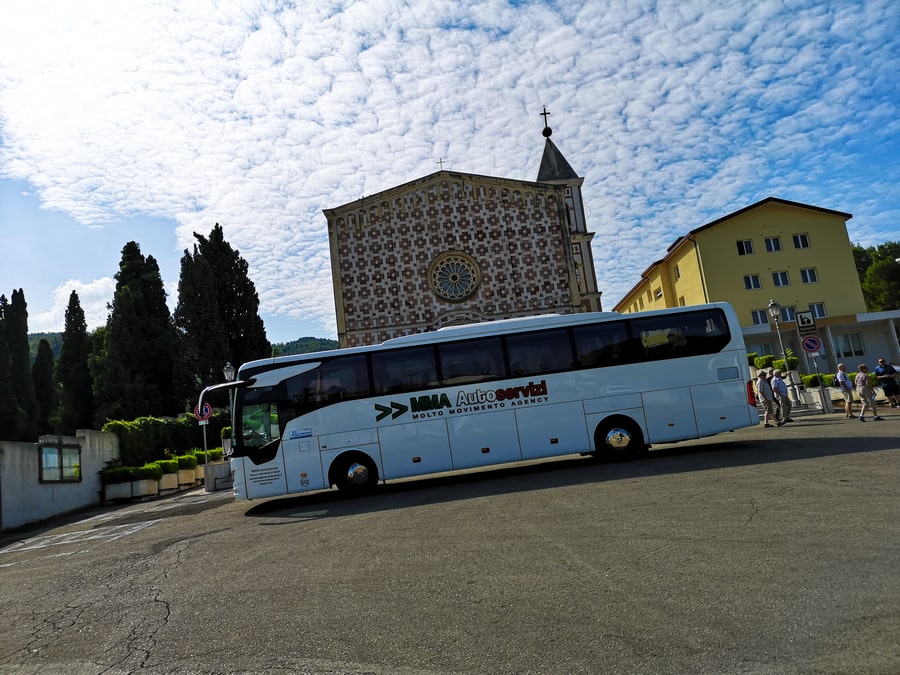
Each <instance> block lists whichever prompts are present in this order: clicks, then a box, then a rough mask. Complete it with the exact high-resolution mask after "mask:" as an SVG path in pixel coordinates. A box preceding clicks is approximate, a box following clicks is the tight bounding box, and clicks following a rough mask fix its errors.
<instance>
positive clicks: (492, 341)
mask: <svg viewBox="0 0 900 675" xmlns="http://www.w3.org/2000/svg"><path fill="white" fill-rule="evenodd" d="M438 354H439V355H440V361H441V372H442V373H443V376H444V379H443V383H444V384H445V385H448V384H450V385H456V384H465V383H468V382H484V381H486V380H493V379H502V378H504V377H506V366H505V364H504V361H503V346H502V344H501V343H500V338H499V337H491V338H481V339H478V340H467V341H465V342H448V343H443V344H440V345H438Z"/></svg>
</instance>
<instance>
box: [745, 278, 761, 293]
mask: <svg viewBox="0 0 900 675" xmlns="http://www.w3.org/2000/svg"><path fill="white" fill-rule="evenodd" d="M744 288H746V289H747V290H748V291H752V290H754V289H757V288H762V284H761V283H760V282H759V275H758V274H745V275H744Z"/></svg>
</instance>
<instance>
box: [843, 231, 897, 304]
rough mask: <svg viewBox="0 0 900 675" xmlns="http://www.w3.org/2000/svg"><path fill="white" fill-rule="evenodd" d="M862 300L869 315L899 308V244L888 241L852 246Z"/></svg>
mask: <svg viewBox="0 0 900 675" xmlns="http://www.w3.org/2000/svg"><path fill="white" fill-rule="evenodd" d="M853 257H854V259H855V260H856V266H857V271H858V272H860V283H861V284H862V291H863V297H864V298H865V301H866V308H867V309H868V310H869V311H870V312H883V311H888V310H894V309H898V308H900V262H897V260H898V259H900V242H896V241H889V242H886V243H884V244H879V245H878V246H870V247H869V248H866V249H863V248H862V247H861V246H859V245H856V246H854V247H853Z"/></svg>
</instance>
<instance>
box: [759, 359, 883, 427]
mask: <svg viewBox="0 0 900 675" xmlns="http://www.w3.org/2000/svg"><path fill="white" fill-rule="evenodd" d="M898 375H900V372H898V370H897V368H896V367H895V366H894V365H893V364H892V363H890V362H889V361H888V362H886V361H885V360H884V359H878V365H877V366H875V378H876V379H877V380H878V384H879V385H880V386H881V387H882V388H883V389H884V395H885V399H886V401H887V403H888V404H889V405H890V406H891V408H900V382H898V381H897V376H898ZM783 376H784V373H782V371H780V370H770V371H766V370H760V371H759V372H758V373H757V374H756V394H757V400H758V401H759V402H760V404H761V405H762V407H763V426H766V427H776V426H777V427H780V426H783V425H784V424H786V423H788V422H793V421H794V420H792V419H791V399H790V396H788V388H787V384H785V382H784V379H783ZM833 383H834V386H835V387H837V388H838V390H839V391H840V392H841V395H842V396H843V398H844V414H845V416H846V418H847V419H851V418H853V417H854V414H853V393H854V391H855V392H856V393H857V395H858V396H859V400H860V404H861V408H860V411H859V415H857V416H855V417H856V419H858V420H859V421H860V422H865V421H866V411H868V412H869V413H871V415H872V419H873V420H875V421H876V422H881V421H883V420H884V418H883V417H881V416H880V415H879V414H878V408H877V404H876V402H875V395H876V394H875V387H873V386H872V382H871V380H870V379H869V367H868V366H867V365H866V364H864V363H861V364H859V365H858V366H857V373H856V377H855V378H854V379H853V381H852V382H851V381H850V376H849V375H847V371H846V366H845V365H844V364H843V363H839V364H838V370H837V373H835V375H834V381H833Z"/></svg>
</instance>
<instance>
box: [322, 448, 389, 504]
mask: <svg viewBox="0 0 900 675" xmlns="http://www.w3.org/2000/svg"><path fill="white" fill-rule="evenodd" d="M331 482H332V483H333V484H334V485H337V488H338V490H340V491H341V492H343V493H344V494H346V495H350V496H358V495H364V494H368V493H370V492H372V491H373V490H374V489H375V487H376V486H377V485H378V467H377V466H375V462H374V461H372V458H371V457H369V456H368V455H364V454H363V453H361V452H353V453H348V454H346V455H343V456H341V457H339V458H338V460H337V461H336V462H335V463H334V465H333V466H332V469H331Z"/></svg>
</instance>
